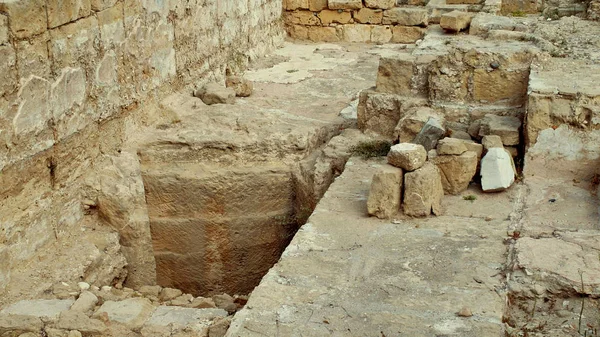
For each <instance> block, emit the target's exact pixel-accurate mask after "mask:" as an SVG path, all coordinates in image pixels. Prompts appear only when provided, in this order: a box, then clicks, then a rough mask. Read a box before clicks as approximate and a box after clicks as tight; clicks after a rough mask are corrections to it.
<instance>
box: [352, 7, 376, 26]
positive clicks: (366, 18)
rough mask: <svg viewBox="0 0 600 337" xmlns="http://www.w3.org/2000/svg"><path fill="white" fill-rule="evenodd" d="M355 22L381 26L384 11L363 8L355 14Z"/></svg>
mask: <svg viewBox="0 0 600 337" xmlns="http://www.w3.org/2000/svg"><path fill="white" fill-rule="evenodd" d="M353 17H354V20H355V21H356V22H358V23H367V24H380V23H381V20H382V19H383V11H382V10H379V9H369V8H361V9H359V10H358V11H356V12H355V13H354V16H353Z"/></svg>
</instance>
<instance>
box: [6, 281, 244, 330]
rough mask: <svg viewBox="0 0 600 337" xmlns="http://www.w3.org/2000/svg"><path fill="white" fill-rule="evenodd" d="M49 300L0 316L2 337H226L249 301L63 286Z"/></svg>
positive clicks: (11, 308)
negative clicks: (239, 312) (233, 321)
mask: <svg viewBox="0 0 600 337" xmlns="http://www.w3.org/2000/svg"><path fill="white" fill-rule="evenodd" d="M48 293H49V294H50V295H48V298H45V299H34V300H22V301H20V302H17V303H13V304H12V305H9V306H7V307H6V308H4V309H3V310H1V311H0V336H26V337H29V336H40V334H41V335H43V336H47V337H76V336H114V337H117V336H119V337H120V336H140V337H159V336H161V337H162V336H178V337H186V336H188V337H192V336H194V337H197V336H207V337H219V336H224V335H225V333H226V331H227V329H228V328H229V324H230V322H231V316H230V315H232V314H234V313H235V312H237V310H239V309H241V308H242V307H243V306H244V305H245V304H246V301H247V297H246V296H235V297H232V296H229V295H227V294H221V295H215V296H212V297H210V298H205V297H194V296H193V295H191V294H184V293H183V292H182V291H181V290H178V289H173V288H162V287H160V286H142V287H140V288H139V289H138V290H137V291H136V290H133V289H129V288H121V289H117V288H115V287H109V286H103V287H101V288H99V287H95V286H90V285H89V284H87V283H84V282H80V283H79V284H69V283H58V284H56V285H54V286H53V288H52V289H51V290H50V291H49V292H48Z"/></svg>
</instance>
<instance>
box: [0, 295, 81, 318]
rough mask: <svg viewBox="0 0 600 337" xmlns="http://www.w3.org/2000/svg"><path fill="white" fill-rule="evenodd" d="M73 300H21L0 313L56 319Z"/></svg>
mask: <svg viewBox="0 0 600 337" xmlns="http://www.w3.org/2000/svg"><path fill="white" fill-rule="evenodd" d="M74 302H75V301H74V300H70V299H68V300H23V301H19V302H17V303H15V304H12V305H10V306H8V307H6V308H5V309H3V310H2V311H0V314H7V315H24V316H30V317H37V318H41V319H43V320H45V321H56V320H57V319H58V317H59V315H60V313H61V312H63V311H67V310H69V308H71V306H72V305H73V303H74Z"/></svg>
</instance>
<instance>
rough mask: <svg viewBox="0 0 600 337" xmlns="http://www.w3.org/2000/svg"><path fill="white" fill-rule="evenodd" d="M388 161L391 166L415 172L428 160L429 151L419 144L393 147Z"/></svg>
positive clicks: (403, 144)
mask: <svg viewBox="0 0 600 337" xmlns="http://www.w3.org/2000/svg"><path fill="white" fill-rule="evenodd" d="M387 160H388V163H389V164H390V165H393V166H395V167H399V168H401V169H403V170H405V171H414V170H416V169H418V168H420V167H421V166H423V164H424V163H425V161H426V160H427V151H426V150H425V148H424V147H423V146H422V145H419V144H412V143H400V144H396V145H394V146H392V148H391V149H390V152H389V153H388V155H387Z"/></svg>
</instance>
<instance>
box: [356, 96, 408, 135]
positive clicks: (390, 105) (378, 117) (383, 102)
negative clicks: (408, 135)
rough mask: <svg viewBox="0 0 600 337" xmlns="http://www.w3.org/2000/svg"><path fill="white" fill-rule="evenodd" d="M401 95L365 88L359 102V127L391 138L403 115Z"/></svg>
mask: <svg viewBox="0 0 600 337" xmlns="http://www.w3.org/2000/svg"><path fill="white" fill-rule="evenodd" d="M401 99H402V98H401V97H400V96H397V95H394V94H386V93H378V92H373V91H371V90H364V91H362V92H361V93H360V97H359V103H358V111H357V114H358V128H359V129H360V130H361V131H363V132H365V131H367V130H368V131H372V132H375V133H378V134H380V135H382V136H385V137H389V138H391V137H392V136H393V134H394V127H395V126H396V124H398V120H399V119H400V117H401V105H402V101H401Z"/></svg>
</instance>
